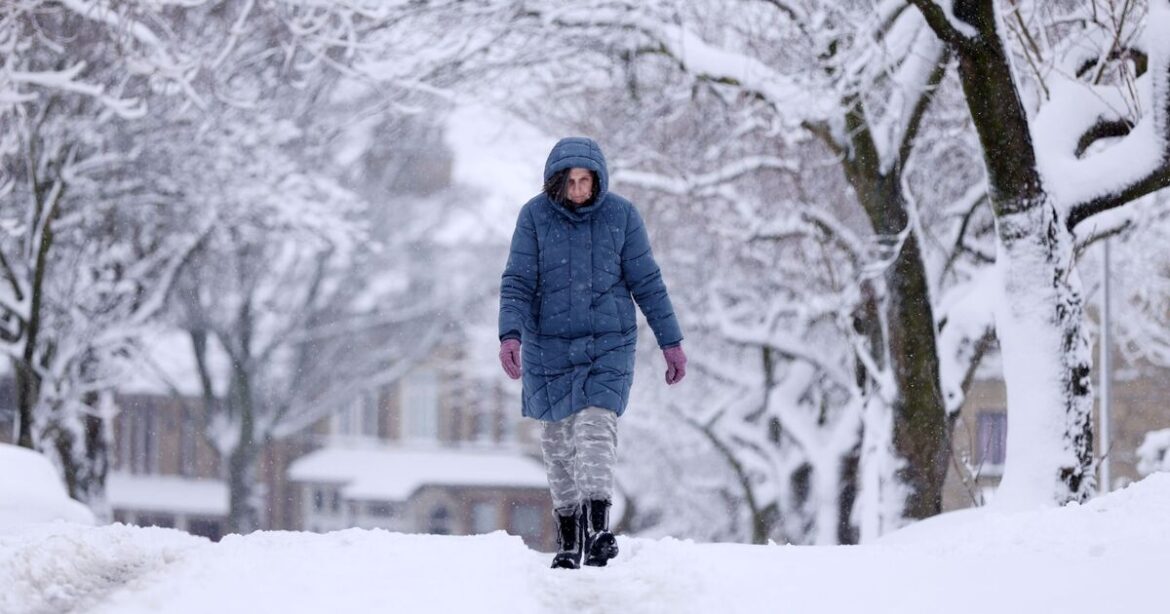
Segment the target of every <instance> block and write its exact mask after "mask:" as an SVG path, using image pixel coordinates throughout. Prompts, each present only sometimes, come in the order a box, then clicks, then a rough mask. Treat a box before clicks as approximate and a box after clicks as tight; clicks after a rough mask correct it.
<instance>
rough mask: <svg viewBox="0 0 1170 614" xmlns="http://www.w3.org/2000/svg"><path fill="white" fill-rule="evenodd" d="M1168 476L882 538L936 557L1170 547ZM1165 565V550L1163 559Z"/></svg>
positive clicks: (983, 511)
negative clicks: (1059, 503)
mask: <svg viewBox="0 0 1170 614" xmlns="http://www.w3.org/2000/svg"><path fill="white" fill-rule="evenodd" d="M1168 509H1170V473H1157V474H1154V475H1151V476H1150V477H1148V478H1146V479H1144V480H1142V481H1140V482H1136V483H1134V484H1131V485H1129V486H1128V487H1127V488H1124V489H1122V490H1118V491H1115V492H1112V493H1110V494H1109V495H1107V496H1104V497H1098V498H1096V499H1093V500H1091V501H1089V502H1087V503H1085V504H1083V505H1077V504H1070V505H1068V506H1066V507H1063V508H1056V509H1044V510H1032V511H1004V510H1002V509H1000V508H996V507H995V506H991V507H983V508H975V509H969V510H962V511H958V512H951V513H948V514H943V515H941V516H936V517H934V518H930V519H928V520H924V521H922V522H919V523H917V524H914V525H911V526H909V527H906V528H905V529H902V530H900V531H896V532H894V533H891V534H890V535H887V536H885V537H883V538H882V539H881V540H879V542H878V543H879V544H886V545H914V546H916V547H920V548H923V549H926V550H929V551H931V552H935V553H946V554H981V553H989V554H994V553H1006V552H1021V551H1029V552H1043V553H1046V554H1064V555H1068V556H1070V557H1075V556H1078V555H1086V554H1087V555H1090V556H1093V557H1096V556H1101V555H1103V554H1105V553H1107V552H1109V551H1113V552H1116V553H1119V554H1120V553H1126V552H1135V553H1137V552H1140V551H1144V550H1147V549H1148V548H1149V546H1150V545H1151V544H1161V546H1160V547H1161V548H1167V547H1170V523H1167V522H1166V521H1165V518H1166V510H1168ZM1164 556H1165V557H1166V558H1165V560H1166V561H1167V562H1168V563H1170V552H1168V553H1167V554H1165V555H1164Z"/></svg>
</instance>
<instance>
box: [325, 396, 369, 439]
mask: <svg viewBox="0 0 1170 614" xmlns="http://www.w3.org/2000/svg"><path fill="white" fill-rule="evenodd" d="M332 430H333V433H334V434H335V435H340V436H343V437H377V436H378V401H377V397H376V396H375V395H374V394H372V393H370V392H368V391H366V392H359V393H358V394H356V395H355V396H354V398H353V400H352V401H351V402H350V403H349V404H348V405H346V406H345V407H342V408H341V409H340V410H338V411H337V412H336V413H334V414H333V427H332Z"/></svg>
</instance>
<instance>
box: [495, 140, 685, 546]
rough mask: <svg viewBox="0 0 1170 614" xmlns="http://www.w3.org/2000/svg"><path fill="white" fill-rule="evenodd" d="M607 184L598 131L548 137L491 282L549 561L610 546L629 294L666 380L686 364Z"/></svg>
mask: <svg viewBox="0 0 1170 614" xmlns="http://www.w3.org/2000/svg"><path fill="white" fill-rule="evenodd" d="M608 186H609V174H608V172H607V170H606V166H605V157H604V156H603V155H602V153H601V148H600V147H598V146H597V143H595V142H593V140H591V139H587V138H582V137H572V138H566V139H562V140H561V141H559V142H558V143H557V144H556V146H554V147H553V149H552V152H550V153H549V156H548V161H547V162H546V163H545V166H544V190H543V192H542V193H541V194H539V195H537V196H536V197H535V198H533V199H532V200H530V201H528V203H527V204H525V205H524V207H523V208H522V209H521V210H520V217H519V219H518V220H517V222H516V231H515V233H514V234H513V235H512V248H511V253H510V254H509V256H508V264H507V266H506V267H505V269H504V274H503V279H502V281H501V284H500V331H499V332H500V363H501V364H502V365H503V367H504V371H506V372H507V374H508V376H509V377H511V378H512V379H519V378H520V377H521V376H523V378H524V379H523V394H522V412H523V415H524V416H525V417H528V418H533V419H536V420H540V421H542V429H543V430H542V433H541V450H542V452H543V454H544V462H545V466H546V469H547V471H548V483H549V490H550V491H551V494H552V501H553V508H554V513H555V515H556V519H557V528H558V531H557V544H558V551H557V553H556V556H555V557H554V558H553V564H552V566H553V567H564V568H570V569H573V568H576V567H578V566H580V564H581V559H582V556H584V559H585V564H586V565H594V566H604V565H605V564H606V563H607V562H608V561H609V560H610V559H612V558H613V557H615V556H617V541H616V540H615V539H614V536H613V534H612V533H611V532H610V531H609V507H610V504H611V501H612V500H613V467H614V462H615V461H616V458H617V456H616V450H617V419H618V416H621V415H622V413H623V412H625V409H626V404H627V403H628V401H629V398H630V386H631V384H632V383H633V378H634V346H635V343H636V342H637V337H638V333H637V319H636V317H637V316H636V314H635V312H634V303H635V301H636V302H637V304H638V306H639V307H640V308H641V309H642V313H643V315H645V317H646V321H647V323H649V325H650V328H651V329H652V330H653V332H654V336H655V339H656V340H657V342H658V347H659V348H661V349H662V352H663V356H664V357H665V359H666V365H667V369H666V383H667V384H675V383H677V382H679V381H680V380H682V378H683V376H684V375H685V374H686V355H685V354H684V353H683V349H682V339H683V337H682V331H681V330H680V329H679V325H678V320H677V319H676V318H675V316H674V310H673V308H672V307H671V304H670V297H669V296H668V295H667V292H666V285H665V284H664V283H663V281H662V275H661V273H660V271H659V269H658V265H657V264H656V263H655V262H654V256H653V254H652V253H651V251H650V240H649V237H648V236H647V234H646V227H645V225H644V224H643V223H642V217H641V216H640V215H639V214H638V211H637V210H636V209H635V208H634V206H633V205H632V204H630V201H628V200H626V199H624V198H622V197H620V196H618V195H617V194H614V193H612V192H609V190H608Z"/></svg>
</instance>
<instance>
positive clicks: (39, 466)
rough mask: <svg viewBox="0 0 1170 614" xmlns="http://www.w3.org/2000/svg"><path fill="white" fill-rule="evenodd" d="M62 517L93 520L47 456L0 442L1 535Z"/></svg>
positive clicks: (88, 522) (83, 520) (75, 520)
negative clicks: (68, 493)
mask: <svg viewBox="0 0 1170 614" xmlns="http://www.w3.org/2000/svg"><path fill="white" fill-rule="evenodd" d="M62 520H63V521H68V522H77V523H83V524H93V523H94V517H93V513H92V512H90V511H89V508H87V507H85V506H84V505H82V504H81V503H78V502H77V501H74V500H73V499H70V498H69V496H68V495H67V494H66V493H65V486H64V484H62V483H61V478H60V477H58V476H57V470H56V469H54V468H53V465H52V464H50V463H49V460H48V459H47V458H45V457H44V456H42V455H40V454H38V453H36V452H33V451H32V450H29V449H27V448H20V447H17V446H12V445H8V444H2V443H0V534H4V533H12V532H15V531H17V530H21V529H24V528H25V527H27V526H28V525H32V524H37V523H44V522H52V521H62ZM0 586H3V583H0ZM0 611H6V610H0Z"/></svg>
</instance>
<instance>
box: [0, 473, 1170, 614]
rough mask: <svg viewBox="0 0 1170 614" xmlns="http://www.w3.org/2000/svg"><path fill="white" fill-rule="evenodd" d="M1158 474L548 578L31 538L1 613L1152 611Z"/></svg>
mask: <svg viewBox="0 0 1170 614" xmlns="http://www.w3.org/2000/svg"><path fill="white" fill-rule="evenodd" d="M1168 509H1170V474H1166V473H1159V474H1155V475H1153V476H1151V477H1149V478H1147V479H1145V480H1143V481H1142V482H1139V483H1136V484H1134V485H1131V486H1130V487H1129V488H1127V489H1125V490H1123V491H1120V492H1116V493H1113V494H1111V495H1109V496H1107V497H1102V498H1099V499H1097V500H1095V501H1092V502H1091V503H1088V504H1086V505H1082V506H1071V507H1067V508H1063V509H1051V510H1044V511H1035V512H1016V513H1003V512H989V511H986V510H980V511H977V512H962V513H958V514H950V515H946V516H943V517H939V518H937V519H933V520H931V521H927V522H924V523H919V524H918V525H915V526H913V527H910V528H909V529H906V530H904V531H902V532H900V533H896V534H894V535H891V536H889V537H887V538H886V539H884V540H882V541H881V542H878V543H876V544H872V545H866V546H852V547H846V546H839V547H797V546H745V545H727V544H695V543H691V542H688V541H679V540H675V539H661V540H646V539H630V538H621V539H620V545H621V549H622V552H621V554H620V555H619V556H618V558H617V559H615V560H614V561H613V562H612V563H611V566H610V567H608V568H602V569H589V568H587V569H582V570H576V571H569V570H552V569H548V568H547V564H548V561H549V556H548V555H547V554H543V553H538V552H533V551H531V550H529V549H527V548H526V547H525V546H524V545H523V544H522V543H521V541H520V539H519V538H517V537H513V536H509V535H506V534H504V533H494V534H491V535H483V536H476V537H439V536H429V535H402V534H395V533H388V532H385V531H365V530H357V529H353V530H347V531H340V532H337V533H330V534H326V535H317V534H309V533H291V532H268V533H255V534H252V535H249V536H246V537H239V536H229V537H227V538H225V539H224V540H223V541H222V542H221V543H218V544H215V543H211V542H208V541H205V540H202V539H200V538H195V537H191V536H188V535H186V534H184V533H180V532H178V531H173V530H167V529H142V528H135V527H127V526H121V525H114V526H105V527H87V526H83V525H76V524H66V523H57V524H42V525H38V526H35V527H32V528H28V527H26V528H25V529H23V530H21V531H19V532H17V533H13V534H8V535H0V612H3V613H4V614H24V613H33V612H36V613H40V612H46V613H47V612H95V613H102V614H112V613H118V614H130V613H137V612H167V613H175V614H181V613H186V612H190V613H198V614H206V613H207V612H216V613H226V612H282V613H290V614H291V613H296V612H347V613H358V612H477V613H490V612H507V613H509V614H519V613H523V612H621V613H635V612H669V613H679V612H830V613H837V612H849V613H853V612H897V613H903V614H904V613H912V612H931V613H933V612H947V613H948V614H959V613H963V612H981V613H982V612H1004V613H1010V612H1061V613H1062V614H1071V613H1080V612H1083V613H1093V614H1099V613H1102V612H1146V611H1156V610H1158V609H1160V607H1162V606H1159V604H1161V603H1162V602H1163V601H1164V599H1165V593H1164V592H1163V586H1164V581H1165V577H1166V572H1167V569H1170V523H1168V522H1166V510H1168Z"/></svg>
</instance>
